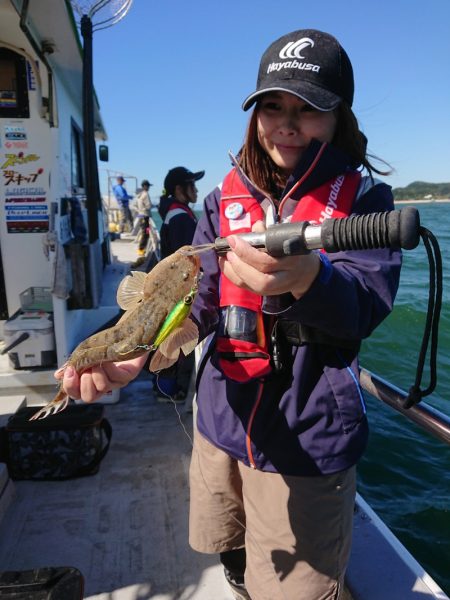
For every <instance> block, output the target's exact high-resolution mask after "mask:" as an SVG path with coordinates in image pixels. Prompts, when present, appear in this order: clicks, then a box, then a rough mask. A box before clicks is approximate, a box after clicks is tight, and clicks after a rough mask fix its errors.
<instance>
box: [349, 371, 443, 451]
mask: <svg viewBox="0 0 450 600" xmlns="http://www.w3.org/2000/svg"><path fill="white" fill-rule="evenodd" d="M360 383H361V387H362V388H363V390H365V391H366V392H368V393H369V394H370V395H371V396H374V397H375V398H377V399H378V400H381V401H382V402H384V403H385V404H387V405H388V406H390V407H391V408H393V409H394V410H396V411H397V412H399V413H401V414H402V415H403V416H405V417H406V418H407V419H409V420H410V421H413V422H414V423H416V425H419V426H420V427H421V428H422V429H424V430H425V431H427V432H428V433H431V434H432V435H433V436H434V437H436V438H438V439H439V440H441V441H442V442H444V443H446V444H449V445H450V416H448V415H446V414H444V413H443V412H441V411H440V410H438V409H436V408H434V407H432V406H430V405H429V404H427V403H426V402H424V401H423V400H422V401H421V402H420V403H419V404H416V405H414V406H412V407H411V408H405V406H404V404H405V400H406V398H407V396H408V394H407V393H406V392H404V391H403V390H401V389H400V388H398V387H396V386H395V385H393V384H392V383H390V382H388V381H386V380H384V379H382V378H381V377H379V376H378V375H375V374H374V373H371V372H370V371H368V370H367V369H364V368H362V369H361V372H360Z"/></svg>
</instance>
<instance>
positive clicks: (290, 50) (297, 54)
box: [279, 37, 314, 58]
mask: <svg viewBox="0 0 450 600" xmlns="http://www.w3.org/2000/svg"><path fill="white" fill-rule="evenodd" d="M308 46H311V48H312V47H313V46H314V42H313V40H312V39H311V38H307V37H304V38H301V39H299V40H297V41H296V42H288V43H287V44H286V46H284V47H283V48H282V49H281V50H280V54H279V57H280V58H305V57H304V56H302V51H303V50H304V49H305V48H308Z"/></svg>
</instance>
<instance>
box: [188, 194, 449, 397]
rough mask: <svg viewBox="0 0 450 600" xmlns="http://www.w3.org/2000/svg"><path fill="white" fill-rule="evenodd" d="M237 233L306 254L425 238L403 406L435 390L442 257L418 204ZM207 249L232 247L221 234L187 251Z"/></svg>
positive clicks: (273, 249) (273, 250) (279, 252)
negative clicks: (421, 299)
mask: <svg viewBox="0 0 450 600" xmlns="http://www.w3.org/2000/svg"><path fill="white" fill-rule="evenodd" d="M233 235H235V236H236V237H239V238H240V239H242V240H245V241H246V242H247V243H249V244H250V245H251V246H253V247H254V248H258V249H259V250H262V251H264V252H267V253H268V254H270V255H271V256H274V257H277V258H280V257H283V256H293V255H302V254H307V253H308V252H310V251H311V250H319V249H323V250H325V251H326V252H328V253H334V252H340V251H351V250H374V249H377V248H392V249H400V248H401V249H403V250H413V249H414V248H416V247H417V246H418V244H419V242H420V240H421V239H422V241H423V243H424V245H425V248H426V251H427V254H428V263H429V267H430V281H429V295H428V309H427V317H426V323H425V330H424V335H423V338H422V344H421V349H420V353H419V358H418V364H417V368H416V377H415V381H414V384H413V385H412V386H411V387H410V389H409V392H408V395H407V396H406V399H405V400H404V404H403V406H404V408H411V406H414V405H415V404H418V403H419V402H420V401H421V400H422V398H423V397H424V396H428V395H429V394H431V392H433V391H434V389H435V387H436V383H437V375H436V357H437V343H438V331H439V317H440V311H441V306H442V257H441V252H440V248H439V244H438V241H437V239H436V238H435V236H434V235H433V234H432V233H431V231H429V230H428V229H426V228H425V227H422V226H421V224H420V216H419V211H418V210H417V209H416V208H414V207H412V206H408V207H406V208H403V209H401V210H391V211H386V212H379V213H370V214H364V215H350V216H349V217H344V218H342V219H325V221H324V222H323V223H322V224H320V225H316V224H312V223H310V222H309V221H298V222H293V223H292V222H291V223H276V224H274V225H271V226H269V227H268V228H267V229H266V230H265V231H263V232H250V233H237V234H233ZM207 250H214V251H215V252H216V253H217V254H219V255H223V254H226V252H228V251H230V250H231V247H230V245H229V243H228V240H227V238H226V237H218V238H216V239H215V240H214V242H212V243H208V244H201V245H198V246H193V247H192V249H191V251H189V253H192V254H199V253H203V252H205V251H207ZM430 341H431V346H430V369H429V370H430V384H429V386H428V387H427V388H426V389H425V390H422V389H421V387H420V386H421V381H422V376H423V370H424V366H425V360H426V356H427V353H428V347H429V344H430Z"/></svg>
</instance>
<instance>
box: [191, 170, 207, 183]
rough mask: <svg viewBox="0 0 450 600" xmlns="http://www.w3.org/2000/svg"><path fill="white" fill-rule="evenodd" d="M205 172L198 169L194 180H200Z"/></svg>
mask: <svg viewBox="0 0 450 600" xmlns="http://www.w3.org/2000/svg"><path fill="white" fill-rule="evenodd" d="M204 174H205V171H197V173H194V177H193V179H194V181H198V180H199V179H201V178H202V177H203V176H204Z"/></svg>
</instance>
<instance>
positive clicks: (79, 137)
mask: <svg viewBox="0 0 450 600" xmlns="http://www.w3.org/2000/svg"><path fill="white" fill-rule="evenodd" d="M71 146H72V148H71V169H72V190H73V192H74V193H75V194H77V193H79V192H80V191H84V188H85V184H84V168H83V167H84V159H83V157H84V153H83V134H82V133H81V129H80V128H79V127H78V126H77V125H76V123H75V122H74V121H72V140H71Z"/></svg>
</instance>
